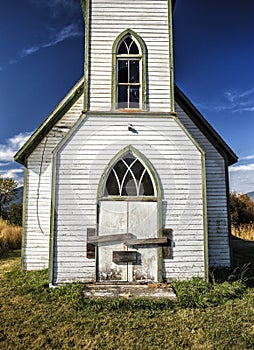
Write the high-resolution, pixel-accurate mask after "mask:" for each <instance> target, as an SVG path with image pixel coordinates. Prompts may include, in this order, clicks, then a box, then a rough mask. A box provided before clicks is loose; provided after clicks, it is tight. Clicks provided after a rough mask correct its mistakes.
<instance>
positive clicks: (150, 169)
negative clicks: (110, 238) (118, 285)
mask: <svg viewBox="0 0 254 350" xmlns="http://www.w3.org/2000/svg"><path fill="white" fill-rule="evenodd" d="M129 152H130V153H132V154H133V155H135V156H136V157H137V158H138V159H139V160H140V161H141V162H142V163H143V164H144V165H145V167H146V169H147V170H148V172H149V173H150V176H151V177H152V179H153V182H154V186H155V188H156V192H157V193H156V194H157V196H156V198H157V206H158V208H157V213H158V214H157V215H158V216H157V225H158V226H157V230H158V231H157V234H158V237H162V194H161V185H160V181H159V176H158V174H157V172H156V170H155V168H154V167H153V165H152V163H151V162H150V161H149V160H148V159H147V158H146V156H145V155H143V154H142V153H141V152H140V151H138V150H137V149H136V148H135V147H133V146H132V145H129V146H126V147H125V148H123V149H122V150H121V151H120V152H118V153H117V154H116V155H115V156H114V157H113V158H112V159H111V161H110V162H109V163H108V165H107V166H106V168H105V169H104V171H103V173H102V176H101V178H100V182H99V185H98V190H97V207H98V206H99V202H100V201H102V200H105V199H104V197H102V196H101V194H102V193H103V187H104V184H105V181H106V179H107V176H108V173H109V172H110V170H111V169H112V167H113V166H114V165H115V164H116V162H117V161H118V160H119V159H120V158H121V157H123V156H124V154H126V153H129ZM112 200H115V199H112ZM139 200H140V199H139ZM147 200H149V199H147ZM152 201H155V197H153V199H152ZM98 224H99V210H97V218H96V225H97V227H96V230H97V232H98ZM96 261H97V260H96ZM97 271H98V265H97V262H96V278H97ZM162 280H163V277H162V248H161V247H159V248H158V282H162Z"/></svg>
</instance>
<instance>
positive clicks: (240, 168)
mask: <svg viewBox="0 0 254 350" xmlns="http://www.w3.org/2000/svg"><path fill="white" fill-rule="evenodd" d="M229 171H230V172H231V173H233V172H239V171H241V172H242V171H254V164H244V165H236V166H232V167H231V168H230V169H229Z"/></svg>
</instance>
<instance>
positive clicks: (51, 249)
mask: <svg viewBox="0 0 254 350" xmlns="http://www.w3.org/2000/svg"><path fill="white" fill-rule="evenodd" d="M56 164H57V159H56V156H55V154H53V159H52V183H51V208H50V212H51V215H50V238H49V264H48V279H49V285H53V284H54V283H53V282H54V256H55V251H54V250H55V204H56Z"/></svg>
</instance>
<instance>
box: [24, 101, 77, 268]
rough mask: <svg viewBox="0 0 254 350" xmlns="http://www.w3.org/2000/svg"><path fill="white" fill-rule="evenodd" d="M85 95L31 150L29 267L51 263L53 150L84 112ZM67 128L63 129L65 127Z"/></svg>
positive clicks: (27, 232) (27, 223)
mask: <svg viewBox="0 0 254 350" xmlns="http://www.w3.org/2000/svg"><path fill="white" fill-rule="evenodd" d="M82 106H83V96H82V97H80V98H79V99H78V100H77V101H76V103H75V104H74V105H73V106H72V107H71V108H70V109H69V111H68V112H67V113H66V114H65V115H64V116H63V117H62V119H60V120H59V121H58V122H57V124H56V125H55V126H54V127H53V128H52V129H51V130H50V132H49V133H48V134H47V136H46V137H44V139H43V140H42V141H41V142H40V144H39V145H38V146H37V147H36V148H35V149H34V151H33V152H32V153H31V154H30V156H29V157H28V161H27V167H28V177H27V191H26V196H27V198H26V219H25V220H26V221H25V223H24V225H25V237H26V240H25V246H24V252H23V257H24V266H25V268H26V269H27V270H37V269H40V268H46V267H48V257H49V235H50V208H51V174H52V153H53V150H54V149H55V147H56V146H57V145H58V143H59V142H60V141H61V140H62V138H63V137H64V136H65V135H66V133H67V132H68V131H69V130H70V129H71V127H72V126H73V124H74V123H75V122H76V121H77V119H78V118H79V116H80V111H81V110H82ZM63 126H64V128H63V129H61V130H60V129H59V128H61V127H63ZM33 256H34V258H33V259H31V257H33Z"/></svg>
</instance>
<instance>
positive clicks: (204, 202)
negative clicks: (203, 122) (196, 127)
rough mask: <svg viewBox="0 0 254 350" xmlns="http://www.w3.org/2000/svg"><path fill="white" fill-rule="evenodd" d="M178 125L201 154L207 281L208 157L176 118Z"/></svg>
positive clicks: (206, 276) (206, 275)
mask: <svg viewBox="0 0 254 350" xmlns="http://www.w3.org/2000/svg"><path fill="white" fill-rule="evenodd" d="M175 121H176V123H177V124H178V125H179V126H180V128H181V129H182V130H183V131H184V133H185V134H186V136H187V137H188V138H189V139H190V141H191V142H192V143H193V145H194V146H195V147H196V148H197V150H198V151H199V152H200V154H201V167H202V203H203V230H204V270H205V271H204V272H205V279H206V280H208V278H209V270H208V269H209V252H208V219H207V196H206V157H205V152H204V150H203V149H202V147H201V146H200V145H199V143H198V142H197V141H196V140H195V139H194V138H193V137H192V135H191V134H190V133H189V131H188V130H187V129H186V128H185V126H184V125H183V124H182V122H181V121H180V120H179V119H178V118H177V117H175Z"/></svg>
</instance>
